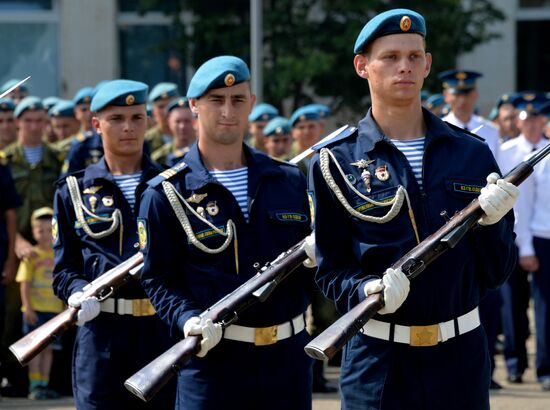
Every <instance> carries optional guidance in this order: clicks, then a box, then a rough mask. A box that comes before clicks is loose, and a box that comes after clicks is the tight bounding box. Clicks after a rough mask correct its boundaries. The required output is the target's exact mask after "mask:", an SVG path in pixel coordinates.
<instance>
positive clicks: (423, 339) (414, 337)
mask: <svg viewBox="0 0 550 410" xmlns="http://www.w3.org/2000/svg"><path fill="white" fill-rule="evenodd" d="M410 336H411V341H410V345H411V346H435V345H436V344H437V342H438V341H437V336H438V326H437V325H430V326H411V334H410Z"/></svg>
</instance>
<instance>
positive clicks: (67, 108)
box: [48, 100, 75, 118]
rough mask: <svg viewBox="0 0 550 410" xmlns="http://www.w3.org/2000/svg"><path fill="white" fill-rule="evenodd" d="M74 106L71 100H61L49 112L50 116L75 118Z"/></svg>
mask: <svg viewBox="0 0 550 410" xmlns="http://www.w3.org/2000/svg"><path fill="white" fill-rule="evenodd" d="M74 106H75V104H74V102H72V101H70V100H60V101H59V102H58V103H57V104H55V105H54V106H53V107H51V108H50V109H49V110H48V115H49V116H50V117H55V118H75V116H74Z"/></svg>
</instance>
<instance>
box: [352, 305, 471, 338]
mask: <svg viewBox="0 0 550 410" xmlns="http://www.w3.org/2000/svg"><path fill="white" fill-rule="evenodd" d="M479 325H480V321H479V310H478V308H477V307H476V308H475V309H473V310H471V311H470V312H468V313H466V314H464V315H462V316H459V317H457V318H456V319H451V320H448V321H446V322H442V323H438V324H435V325H429V326H402V325H392V324H391V323H386V322H381V321H379V320H374V319H371V320H369V321H368V322H367V324H366V325H365V326H363V328H362V331H363V333H364V334H365V335H367V336H371V337H375V338H377V339H383V340H391V341H393V342H397V343H405V344H408V345H411V346H434V345H436V344H438V343H442V342H446V341H447V340H449V339H452V338H453V337H455V336H457V334H456V333H457V332H456V331H455V326H456V328H458V335H463V334H464V333H468V332H469V331H471V330H474V329H476V328H477V327H478V326H479ZM392 327H393V337H392V335H391V328H392Z"/></svg>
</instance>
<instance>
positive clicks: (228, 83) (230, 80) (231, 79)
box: [223, 73, 235, 87]
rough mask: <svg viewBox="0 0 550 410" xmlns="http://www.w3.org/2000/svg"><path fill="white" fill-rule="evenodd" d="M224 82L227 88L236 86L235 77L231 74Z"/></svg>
mask: <svg viewBox="0 0 550 410" xmlns="http://www.w3.org/2000/svg"><path fill="white" fill-rule="evenodd" d="M223 82H224V84H225V85H226V86H228V87H231V86H232V85H233V84H235V76H234V75H233V74H231V73H229V74H227V75H226V76H225V79H224V80H223Z"/></svg>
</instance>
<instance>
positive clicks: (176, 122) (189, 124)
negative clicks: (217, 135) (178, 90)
mask: <svg viewBox="0 0 550 410" xmlns="http://www.w3.org/2000/svg"><path fill="white" fill-rule="evenodd" d="M166 112H167V113H168V127H169V128H170V132H171V133H172V135H173V138H172V141H170V142H168V143H166V144H164V145H163V146H162V147H160V148H159V149H157V150H156V151H155V152H153V153H152V154H151V159H152V160H153V161H155V162H157V163H159V164H165V165H167V166H169V167H172V166H174V165H176V164H177V163H178V162H179V161H180V160H181V159H182V158H183V156H184V155H185V154H186V153H187V152H188V151H189V146H190V145H192V144H193V143H194V142H195V140H196V139H197V137H196V132H195V126H196V124H195V118H194V116H193V113H192V112H191V109H190V108H189V101H188V100H187V98H185V97H178V98H176V99H175V100H172V101H171V102H170V103H169V104H168V106H167V107H166Z"/></svg>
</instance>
